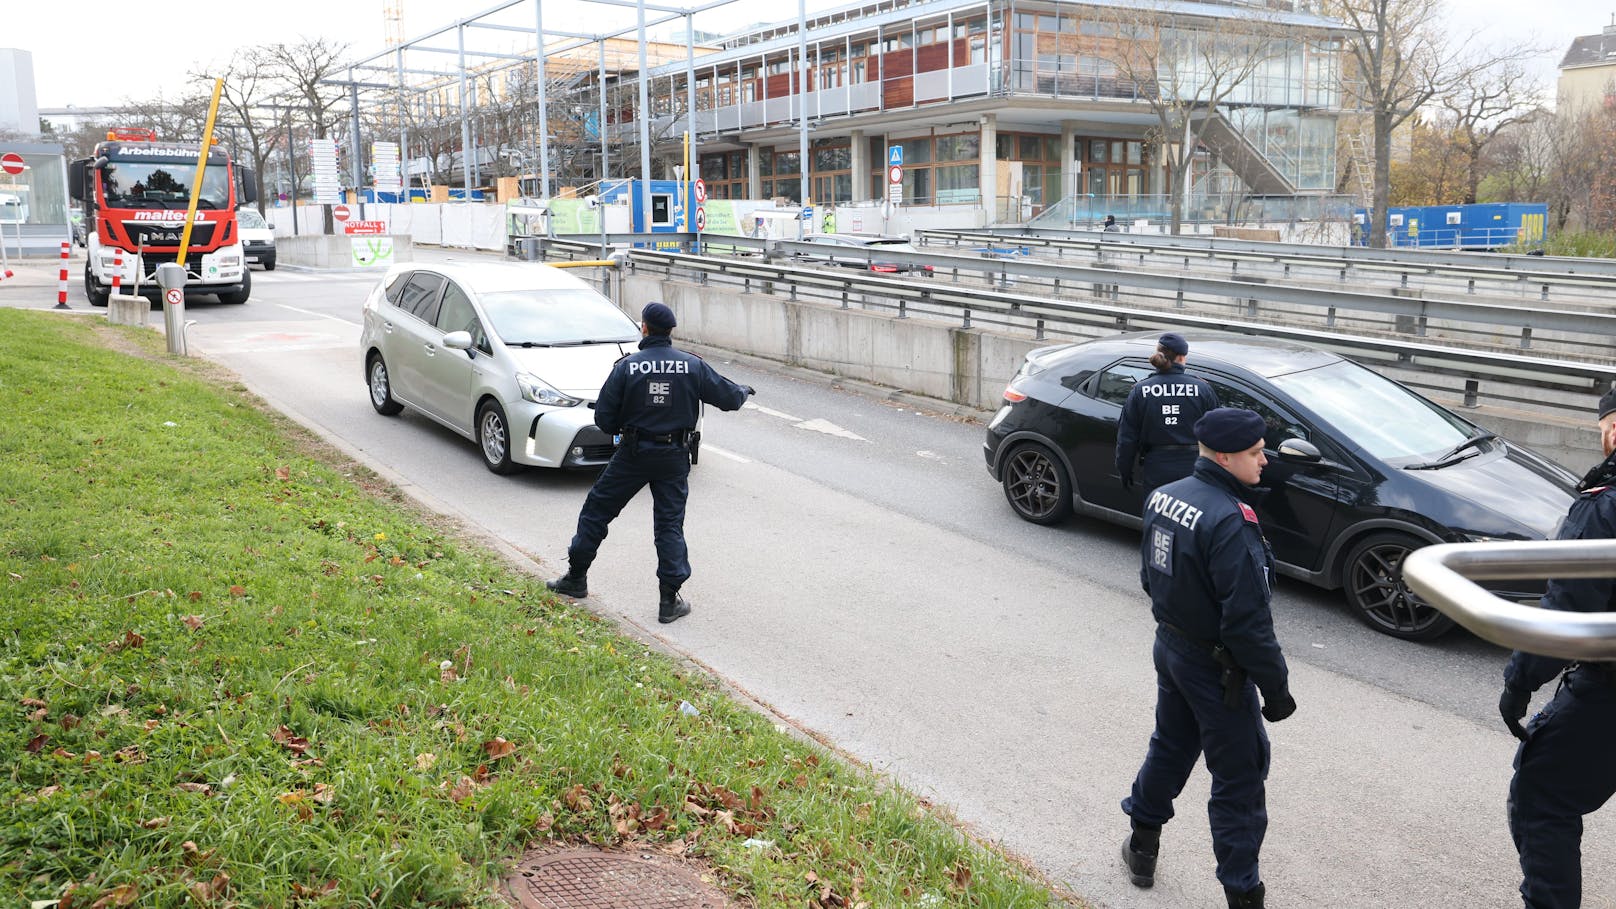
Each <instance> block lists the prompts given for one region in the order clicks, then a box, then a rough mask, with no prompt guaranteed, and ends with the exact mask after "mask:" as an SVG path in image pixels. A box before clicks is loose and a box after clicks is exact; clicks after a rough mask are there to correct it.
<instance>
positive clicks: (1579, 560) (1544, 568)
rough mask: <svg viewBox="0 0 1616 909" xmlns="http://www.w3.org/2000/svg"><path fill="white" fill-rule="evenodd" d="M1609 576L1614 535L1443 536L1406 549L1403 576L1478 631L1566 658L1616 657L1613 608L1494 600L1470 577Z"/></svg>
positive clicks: (1615, 562) (1614, 562)
mask: <svg viewBox="0 0 1616 909" xmlns="http://www.w3.org/2000/svg"><path fill="white" fill-rule="evenodd" d="M1613 576H1616V540H1551V541H1545V542H1529V543H1526V542H1523V543H1444V544H1442V545H1439V546H1427V547H1424V548H1423V549H1417V550H1415V551H1414V552H1412V553H1410V554H1409V555H1408V557H1407V558H1406V559H1404V560H1403V579H1404V580H1405V581H1407V582H1408V585H1409V586H1410V587H1412V588H1413V589H1414V592H1415V593H1418V594H1419V595H1420V596H1421V597H1424V598H1425V601H1426V602H1427V603H1430V604H1431V605H1432V606H1434V607H1436V608H1437V609H1438V610H1440V611H1441V612H1442V614H1443V615H1446V616H1447V617H1448V618H1450V619H1453V620H1454V621H1455V622H1458V623H1459V624H1460V625H1463V626H1464V627H1466V628H1468V629H1470V631H1472V632H1473V633H1475V634H1476V635H1477V636H1478V637H1481V638H1484V639H1486V640H1488V641H1491V642H1493V643H1494V644H1498V645H1500V646H1503V647H1508V648H1510V649H1512V650H1524V651H1527V652H1528V653H1538V654H1542V655H1544V656H1550V657H1559V658H1561V659H1566V660H1616V612H1560V611H1557V610H1552V609H1539V608H1537V607H1534V606H1523V605H1521V604H1518V603H1512V602H1509V601H1508V600H1503V599H1500V598H1498V597H1496V596H1494V595H1493V594H1491V593H1488V592H1487V591H1486V590H1484V589H1482V587H1481V586H1480V585H1479V584H1476V583H1475V582H1476V581H1501V580H1523V579H1543V578H1608V577H1613Z"/></svg>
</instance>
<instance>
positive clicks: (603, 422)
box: [595, 335, 746, 436]
mask: <svg viewBox="0 0 1616 909" xmlns="http://www.w3.org/2000/svg"><path fill="white" fill-rule="evenodd" d="M703 401H705V402H706V403H708V404H711V405H713V406H714V407H717V408H718V409H719V410H739V409H740V408H741V405H742V404H745V403H746V389H745V388H743V387H741V386H739V385H736V384H735V383H734V382H731V381H730V380H728V379H726V378H724V377H723V376H721V375H719V374H718V370H716V369H713V368H712V367H711V366H708V365H707V362H706V361H705V360H703V359H702V358H701V357H698V356H696V355H695V354H693V353H686V352H685V351H682V350H678V349H676V348H675V347H674V346H673V339H672V338H670V337H668V336H667V335H646V336H645V337H644V338H642V339H640V349H639V350H638V351H636V352H634V353H631V354H629V355H628V356H626V357H624V358H623V359H621V360H618V361H617V364H616V365H615V366H613V367H612V374H611V375H609V376H607V377H606V384H604V385H602V386H601V387H600V398H599V399H597V400H596V401H595V425H596V426H599V427H600V428H601V430H602V431H603V432H605V433H606V434H607V435H616V434H617V433H619V432H622V431H623V430H624V429H627V428H629V427H631V426H632V427H633V428H635V429H637V430H639V431H640V432H642V433H645V434H646V435H653V436H660V435H666V434H668V433H674V432H683V431H685V430H687V429H695V428H696V420H697V418H699V417H700V416H701V404H702V402H703Z"/></svg>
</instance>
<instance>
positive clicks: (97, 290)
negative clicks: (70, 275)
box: [84, 263, 112, 306]
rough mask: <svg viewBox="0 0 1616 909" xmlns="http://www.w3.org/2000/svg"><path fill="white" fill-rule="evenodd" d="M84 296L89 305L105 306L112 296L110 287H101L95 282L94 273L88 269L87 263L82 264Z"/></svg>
mask: <svg viewBox="0 0 1616 909" xmlns="http://www.w3.org/2000/svg"><path fill="white" fill-rule="evenodd" d="M84 296H85V298H86V299H88V300H89V301H90V305H91V306H105V305H107V301H108V300H109V299H111V298H112V288H110V287H102V286H101V285H100V284H97V283H96V280H95V273H94V272H92V271H90V266H89V264H88V263H86V264H85V266H84Z"/></svg>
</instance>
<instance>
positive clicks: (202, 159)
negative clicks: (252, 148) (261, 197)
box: [176, 79, 230, 268]
mask: <svg viewBox="0 0 1616 909" xmlns="http://www.w3.org/2000/svg"><path fill="white" fill-rule="evenodd" d="M223 90H224V80H223V79H215V80H213V101H212V102H210V103H209V104H208V122H207V125H205V126H203V127H202V152H201V154H199V155H198V156H197V159H196V179H195V180H193V181H191V202H190V204H189V205H187V206H185V229H184V230H183V231H181V232H180V255H179V259H177V260H176V261H178V262H179V264H180V267H181V268H184V267H185V254H186V253H187V252H189V251H190V249H191V222H193V221H195V220H196V202H197V200H198V199H200V198H201V197H202V174H203V172H204V171H206V170H207V168H208V152H209V150H211V149H212V148H213V118H214V116H216V115H217V114H218V113H219V92H221V91H223ZM226 173H227V174H228V173H229V171H226ZM225 198H226V199H229V198H230V187H228V186H226V187H225Z"/></svg>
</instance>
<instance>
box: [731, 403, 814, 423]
mask: <svg viewBox="0 0 1616 909" xmlns="http://www.w3.org/2000/svg"><path fill="white" fill-rule="evenodd" d="M742 406H743V407H745V408H747V409H749V410H755V411H757V412H758V413H761V414H765V415H767V416H771V417H775V418H776V419H780V420H786V421H788V422H791V423H801V422H802V417H794V416H792V415H791V414H788V413H785V412H783V411H779V410H770V409H769V408H767V407H764V406H763V405H761V404H753V403H752V402H751V401H748V402H746V403H745V404H743V405H742Z"/></svg>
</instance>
